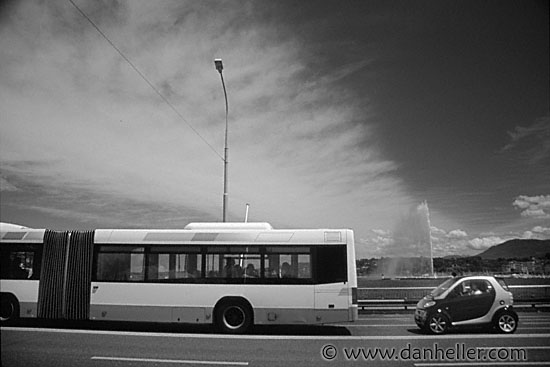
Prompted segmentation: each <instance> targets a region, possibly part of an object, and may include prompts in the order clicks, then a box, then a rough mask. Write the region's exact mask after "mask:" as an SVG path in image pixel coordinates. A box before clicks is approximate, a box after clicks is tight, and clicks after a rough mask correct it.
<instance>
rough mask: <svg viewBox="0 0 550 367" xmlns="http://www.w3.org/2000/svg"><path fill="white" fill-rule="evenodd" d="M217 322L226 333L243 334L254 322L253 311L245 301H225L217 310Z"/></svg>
mask: <svg viewBox="0 0 550 367" xmlns="http://www.w3.org/2000/svg"><path fill="white" fill-rule="evenodd" d="M216 324H217V325H218V328H219V329H220V330H221V331H222V332H224V333H230V334H242V333H244V332H245V331H246V330H247V329H248V327H249V326H250V325H251V324H252V313H251V311H250V308H249V307H248V306H247V305H246V304H245V303H243V302H229V303H224V304H221V305H220V306H219V307H218V308H217V310H216Z"/></svg>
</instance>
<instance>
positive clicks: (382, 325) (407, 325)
mask: <svg viewBox="0 0 550 367" xmlns="http://www.w3.org/2000/svg"><path fill="white" fill-rule="evenodd" d="M334 326H338V327H394V326H395V327H397V326H399V327H411V326H416V324H363V325H334Z"/></svg>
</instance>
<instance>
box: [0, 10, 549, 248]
mask: <svg viewBox="0 0 550 367" xmlns="http://www.w3.org/2000/svg"><path fill="white" fill-rule="evenodd" d="M73 1H74V5H73V4H72V3H71V1H69V0H54V1H37V0H21V1H3V2H2V3H0V4H1V5H0V111H1V113H0V188H1V191H0V200H1V203H0V204H1V205H0V220H1V221H2V222H9V223H17V224H21V225H25V226H29V227H34V228H51V229H57V230H67V229H94V228H183V227H184V226H185V225H186V224H188V223H189V222H200V221H221V217H222V193H223V153H224V128H225V102H224V95H223V89H222V84H221V78H220V74H219V73H218V72H217V71H216V69H215V67H214V59H216V58H222V59H223V63H224V70H223V76H224V80H225V84H226V87H227V95H228V104H229V116H228V125H229V130H228V137H229V143H228V148H229V149H228V182H229V183H228V191H229V205H228V206H229V208H228V220H229V221H243V220H244V216H245V208H246V204H247V203H248V204H250V211H249V221H259V222H269V223H271V224H272V225H273V226H274V227H275V228H352V229H353V230H354V233H355V242H356V253H357V257H358V258H365V257H368V258H371V257H381V256H415V255H419V254H423V251H424V250H425V247H423V249H420V248H419V246H418V238H421V237H423V236H422V235H419V233H420V234H422V233H425V232H423V231H429V233H430V235H429V236H428V238H430V240H431V242H432V245H433V254H434V256H448V255H464V256H466V255H476V254H478V253H480V252H482V251H484V250H485V249H487V248H489V247H490V246H493V245H495V244H499V243H502V242H504V241H506V240H509V239H512V238H526V239H527V238H533V239H550V113H549V110H550V107H549V99H550V92H549V81H550V77H549V56H548V53H549V26H548V24H549V19H548V17H549V16H548V13H549V2H548V1H508V0H501V1H479V0H476V1H469V0H465V1H450V0H444V1H435V0H434V1H405V0H402V1H396V0H384V1H378V0H376V1H372V0H369V1H355V0H349V1H336V0H331V1H320V0H315V1H313V0H303V1H294V0H293V1H290V0H280V1H271V0H254V1H243V0H233V1H217V0H203V1H199V0H191V1H169V0H165V1H150V0H148V1H145V0H142V1H139V0H132V1H128V0H126V1H106V0H105V1H83V0H73ZM75 5H76V6H75ZM77 7H78V8H79V9H80V11H82V12H83V13H84V14H86V16H87V17H88V18H89V19H90V20H91V21H92V22H93V23H94V24H95V26H96V27H97V29H96V28H95V27H94V26H93V25H92V24H91V23H90V22H89V21H88V20H87V19H86V18H85V17H84V15H82V13H81V12H80V11H79V10H78V9H77ZM100 32H101V33H100ZM102 34H103V35H102ZM104 36H105V37H104ZM117 50H118V51H117ZM119 52H120V53H119ZM121 54H122V55H124V56H121ZM161 96H162V97H161ZM424 237H425V236H424Z"/></svg>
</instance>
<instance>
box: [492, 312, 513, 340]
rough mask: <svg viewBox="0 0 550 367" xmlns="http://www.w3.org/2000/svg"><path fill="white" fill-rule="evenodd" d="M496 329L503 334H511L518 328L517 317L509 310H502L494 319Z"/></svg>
mask: <svg viewBox="0 0 550 367" xmlns="http://www.w3.org/2000/svg"><path fill="white" fill-rule="evenodd" d="M495 327H496V329H497V330H498V331H499V332H501V333H504V334H511V333H513V332H514V331H516V329H517V328H518V318H517V316H516V315H514V314H513V313H511V312H508V311H504V312H502V313H500V314H499V315H498V317H497V318H496V319H495Z"/></svg>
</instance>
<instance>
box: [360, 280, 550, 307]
mask: <svg viewBox="0 0 550 367" xmlns="http://www.w3.org/2000/svg"><path fill="white" fill-rule="evenodd" d="M434 288H435V287H385V288H382V287H367V288H358V290H357V293H358V298H359V300H358V305H359V309H360V310H363V311H365V310H372V311H375V310H409V309H414V307H415V305H416V303H417V302H418V301H419V300H420V299H421V298H423V297H424V296H425V295H427V294H429V293H430V292H431V291H432V290H433V289H434ZM508 288H509V289H510V291H511V292H512V294H513V295H514V307H516V308H522V309H524V308H538V309H540V308H550V285H511V286H508Z"/></svg>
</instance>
